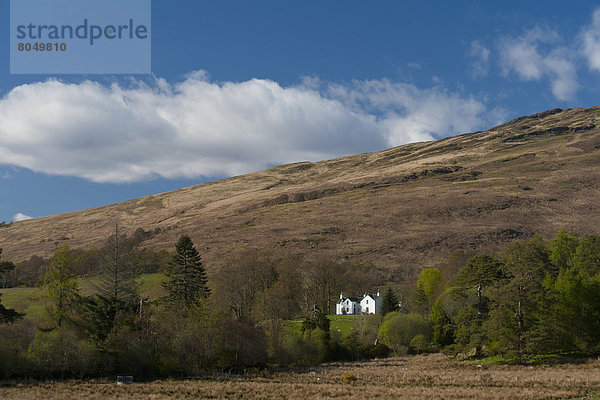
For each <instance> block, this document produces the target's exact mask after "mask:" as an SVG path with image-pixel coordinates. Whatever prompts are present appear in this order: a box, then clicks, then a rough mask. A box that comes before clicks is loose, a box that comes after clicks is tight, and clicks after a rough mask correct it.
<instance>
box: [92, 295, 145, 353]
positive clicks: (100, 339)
mask: <svg viewBox="0 0 600 400" xmlns="http://www.w3.org/2000/svg"><path fill="white" fill-rule="evenodd" d="M80 308H81V314H82V316H83V318H84V320H85V330H86V332H87V334H88V337H89V338H90V340H91V341H92V342H94V343H95V344H96V345H97V346H98V347H100V348H105V347H106V344H107V342H108V341H109V340H110V339H111V337H112V336H113V334H114V333H115V332H116V331H118V330H119V329H120V328H121V327H122V326H123V325H127V324H130V323H131V321H133V319H134V318H135V315H136V311H137V307H136V304H135V303H133V302H130V301H124V300H120V301H117V302H115V301H114V299H109V298H106V297H104V296H101V295H95V296H92V297H86V298H84V299H82V303H81V307H80Z"/></svg>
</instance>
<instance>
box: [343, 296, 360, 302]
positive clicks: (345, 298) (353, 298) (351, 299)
mask: <svg viewBox="0 0 600 400" xmlns="http://www.w3.org/2000/svg"><path fill="white" fill-rule="evenodd" d="M346 300H350V301H353V302H355V303H360V298H358V297H352V296H351V297H344V298H343V299H340V300H339V301H338V303H343V302H344V301H346Z"/></svg>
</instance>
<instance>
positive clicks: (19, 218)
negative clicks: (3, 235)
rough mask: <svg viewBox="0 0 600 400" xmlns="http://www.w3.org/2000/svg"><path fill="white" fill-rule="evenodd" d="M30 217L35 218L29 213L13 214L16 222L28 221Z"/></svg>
mask: <svg viewBox="0 0 600 400" xmlns="http://www.w3.org/2000/svg"><path fill="white" fill-rule="evenodd" d="M28 219H33V218H31V217H30V216H29V215H25V214H23V213H16V214H15V215H13V221H14V222H19V221H26V220H28Z"/></svg>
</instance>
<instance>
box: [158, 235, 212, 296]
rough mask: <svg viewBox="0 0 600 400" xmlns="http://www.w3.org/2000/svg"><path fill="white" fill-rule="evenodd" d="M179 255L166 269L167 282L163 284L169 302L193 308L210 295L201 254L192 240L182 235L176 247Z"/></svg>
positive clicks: (176, 255)
mask: <svg viewBox="0 0 600 400" xmlns="http://www.w3.org/2000/svg"><path fill="white" fill-rule="evenodd" d="M175 250H176V251H177V254H175V255H174V256H173V259H172V260H171V262H170V263H169V265H168V266H167V268H166V271H165V275H166V276H167V278H168V279H167V281H166V282H164V283H163V286H164V288H165V289H166V290H167V293H168V297H169V300H171V301H173V302H177V301H182V302H183V303H184V304H185V305H186V307H191V306H194V305H196V304H198V302H199V301H200V300H201V299H202V298H206V297H208V296H209V294H210V289H209V288H208V286H207V285H206V283H207V281H208V280H207V278H206V271H205V270H204V266H203V265H202V261H201V260H200V254H198V251H197V250H196V248H195V247H194V243H193V242H192V239H190V237H189V236H187V235H182V236H181V237H180V238H179V240H178V241H177V244H176V245H175Z"/></svg>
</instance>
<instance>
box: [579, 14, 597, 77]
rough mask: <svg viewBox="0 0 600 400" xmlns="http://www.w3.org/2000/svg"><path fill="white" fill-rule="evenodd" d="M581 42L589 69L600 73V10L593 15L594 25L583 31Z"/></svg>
mask: <svg viewBox="0 0 600 400" xmlns="http://www.w3.org/2000/svg"><path fill="white" fill-rule="evenodd" d="M581 40H582V42H583V43H582V52H583V55H584V57H585V58H586V60H587V62H588V66H589V68H590V69H591V70H596V71H600V8H597V9H596V10H595V11H594V13H593V14H592V23H591V24H590V25H588V26H586V27H584V28H583V29H582V31H581Z"/></svg>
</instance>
